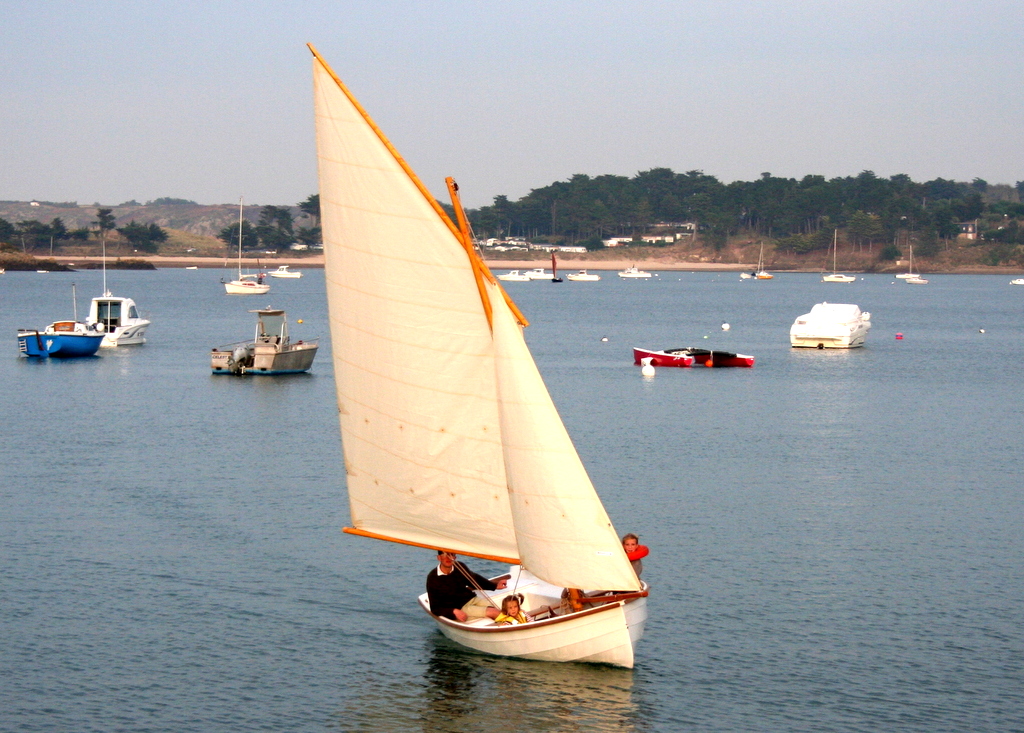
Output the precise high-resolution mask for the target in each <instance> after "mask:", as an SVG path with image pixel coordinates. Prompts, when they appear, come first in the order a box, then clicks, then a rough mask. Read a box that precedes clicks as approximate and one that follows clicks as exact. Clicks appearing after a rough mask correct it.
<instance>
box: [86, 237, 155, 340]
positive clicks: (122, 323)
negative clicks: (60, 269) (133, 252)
mask: <svg viewBox="0 0 1024 733" xmlns="http://www.w3.org/2000/svg"><path fill="white" fill-rule="evenodd" d="M102 241H103V295H101V296H100V297H98V298H93V299H92V302H91V303H90V304H89V315H88V316H87V317H86V319H85V323H86V325H88V326H90V327H93V328H97V329H98V330H100V331H101V332H102V333H103V341H102V342H100V346H104V347H106V346H131V345H134V344H144V343H146V329H147V328H149V326H150V321H149V320H148V319H146V318H143V317H142V316H140V315H139V309H138V306H136V305H135V301H134V300H132V299H131V298H124V297H121V296H117V295H112V294H111V292H110V290H108V289H107V241H106V239H103V240H102Z"/></svg>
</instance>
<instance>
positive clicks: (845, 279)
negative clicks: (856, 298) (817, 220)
mask: <svg viewBox="0 0 1024 733" xmlns="http://www.w3.org/2000/svg"><path fill="white" fill-rule="evenodd" d="M838 236H839V230H838V229H836V230H835V232H833V234H832V274H831V275H822V276H821V281H822V282H823V283H852V282H853V281H854V280H856V279H857V278H856V277H854V276H853V275H843V274H840V273H838V272H836V253H838V252H839V240H838Z"/></svg>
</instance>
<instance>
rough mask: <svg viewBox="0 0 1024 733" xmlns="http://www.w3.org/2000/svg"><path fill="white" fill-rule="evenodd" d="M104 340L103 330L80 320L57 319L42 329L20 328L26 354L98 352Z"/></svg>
mask: <svg viewBox="0 0 1024 733" xmlns="http://www.w3.org/2000/svg"><path fill="white" fill-rule="evenodd" d="M102 342H103V331H98V330H96V329H95V328H92V327H91V326H87V325H86V324H84V323H79V322H77V321H54V322H53V323H51V324H50V325H49V326H47V327H46V328H44V329H42V330H41V331H37V330H33V329H28V328H21V329H18V351H19V352H21V354H23V355H24V356H38V357H44V358H45V357H50V356H52V357H54V358H55V359H70V358H72V357H76V356H95V355H96V352H97V351H99V348H100V344H101V343H102Z"/></svg>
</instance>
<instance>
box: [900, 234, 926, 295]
mask: <svg viewBox="0 0 1024 733" xmlns="http://www.w3.org/2000/svg"><path fill="white" fill-rule="evenodd" d="M907 246H908V247H909V248H910V265H909V266H908V267H907V271H906V272H901V273H899V274H898V275H896V277H898V278H900V279H901V280H902V281H903V282H905V283H909V284H910V285H927V284H928V281H927V280H925V279H924V278H923V277H921V276H920V275H919V274H916V273H915V272H914V245H913V244H911V243H910V241H909V237H908V241H907Z"/></svg>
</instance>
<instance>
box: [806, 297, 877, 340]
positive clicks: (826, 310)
mask: <svg viewBox="0 0 1024 733" xmlns="http://www.w3.org/2000/svg"><path fill="white" fill-rule="evenodd" d="M870 330H871V314H870V313H868V312H866V311H862V310H861V309H860V306H857V305H854V304H852V303H818V304H817V305H815V306H814V307H813V308H811V312H810V313H804V314H803V315H802V316H800V317H799V318H797V319H796V321H795V322H794V323H793V326H792V327H791V328H790V329H789V343H790V344H791V345H793V346H794V347H802V348H809V349H854V348H856V347H858V346H863V345H864V339H865V338H867V335H868V331H870Z"/></svg>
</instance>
